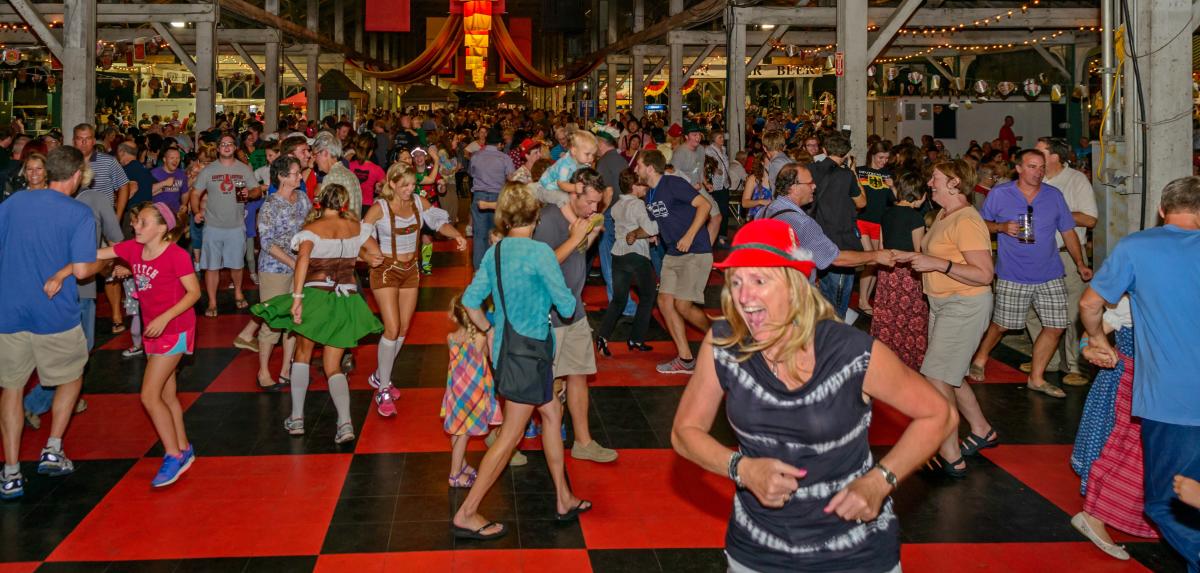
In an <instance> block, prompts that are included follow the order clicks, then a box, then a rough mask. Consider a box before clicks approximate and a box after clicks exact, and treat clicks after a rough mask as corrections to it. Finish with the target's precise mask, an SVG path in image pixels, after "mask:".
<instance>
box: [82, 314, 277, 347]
mask: <svg viewBox="0 0 1200 573" xmlns="http://www.w3.org/2000/svg"><path fill="white" fill-rule="evenodd" d="M98 316H102V315H98ZM252 318H253V317H252V316H251V315H249V314H222V315H220V316H218V317H217V318H205V316H204V313H203V311H200V312H198V313H197V315H196V348H233V339H234V338H236V337H237V335H238V333H239V332H241V331H242V327H243V326H246V323H247V322H250V320H251V319H252ZM132 344H133V338H132V337H131V335H130V334H129V330H128V329H126V331H125V332H124V333H123V334H120V335H117V336H115V337H113V339H112V340H109V341H108V342H107V343H106V344H105V345H104V346H101V347H100V349H101V350H124V349H126V348H129V347H130V346H131V345H132Z"/></svg>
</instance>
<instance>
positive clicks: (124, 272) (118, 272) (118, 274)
mask: <svg viewBox="0 0 1200 573" xmlns="http://www.w3.org/2000/svg"><path fill="white" fill-rule="evenodd" d="M130 274H131V273H130V272H129V267H125V266H121V265H116V266H114V267H113V270H112V276H113V278H114V279H127V278H129V276H130Z"/></svg>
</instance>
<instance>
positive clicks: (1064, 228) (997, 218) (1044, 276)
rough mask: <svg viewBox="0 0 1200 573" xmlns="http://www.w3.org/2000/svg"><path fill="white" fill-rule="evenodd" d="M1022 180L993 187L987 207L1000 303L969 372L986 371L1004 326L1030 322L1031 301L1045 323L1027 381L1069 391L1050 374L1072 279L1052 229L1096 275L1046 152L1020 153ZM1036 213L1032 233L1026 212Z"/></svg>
mask: <svg viewBox="0 0 1200 573" xmlns="http://www.w3.org/2000/svg"><path fill="white" fill-rule="evenodd" d="M1016 164H1017V180H1016V181H1011V182H1008V183H1002V184H1000V185H997V186H995V187H993V188H992V191H991V192H990V193H988V196H987V201H986V202H984V204H983V210H982V211H981V212H980V215H982V216H983V219H984V221H986V222H987V226H988V230H989V231H991V232H993V233H996V234H997V249H996V252H997V263H996V287H995V288H996V308H995V310H994V312H993V314H992V324H991V325H989V326H988V330H987V334H985V335H984V336H983V342H982V343H980V345H979V350H977V351H975V357H974V358H973V359H972V360H971V369H970V371H969V373H968V376H969V377H970V378H971V379H972V380H982V379H983V367H984V364H985V363H986V362H987V358H988V354H990V353H991V351H992V349H993V348H995V347H996V344H997V343H999V342H1000V338H1001V337H1002V336H1004V333H1005V331H1008V330H1020V329H1023V328H1025V314H1026V313H1027V312H1029V307H1030V305H1032V306H1033V308H1034V310H1035V311H1037V314H1038V318H1040V319H1041V321H1042V324H1043V326H1044V328H1043V329H1042V332H1041V333H1040V334H1039V335H1038V337H1037V339H1036V340H1034V342H1033V360H1032V368H1031V371H1030V372H1029V379H1028V380H1027V381H1026V383H1025V385H1026V387H1027V388H1029V389H1030V390H1035V391H1038V392H1042V393H1044V394H1046V395H1047V396H1053V397H1055V398H1062V397H1064V396H1066V394H1065V393H1064V392H1063V391H1062V388H1059V387H1057V386H1054V385H1052V384H1050V383H1048V382H1046V378H1045V374H1046V364H1048V363H1049V362H1050V355H1051V354H1053V353H1054V350H1055V349H1056V348H1057V347H1058V340H1059V338H1060V337H1062V333H1063V330H1065V329H1066V328H1067V325H1068V324H1069V322H1070V321H1069V319H1068V315H1067V286H1066V282H1065V281H1064V280H1063V276H1064V274H1065V271H1064V269H1063V263H1062V260H1061V259H1060V258H1059V256H1058V246H1057V244H1056V243H1055V241H1054V239H1053V237H1054V234H1055V233H1058V234H1059V235H1061V236H1062V239H1063V244H1064V245H1065V247H1064V248H1065V249H1066V251H1067V252H1068V253H1070V255H1071V259H1072V260H1073V261H1075V264H1076V266H1077V267H1078V268H1079V277H1080V278H1082V279H1083V280H1084V281H1088V280H1091V278H1092V269H1090V268H1088V266H1087V263H1086V262H1084V260H1083V247H1082V246H1081V245H1080V244H1079V236H1078V235H1076V234H1075V230H1074V229H1075V219H1074V217H1072V215H1071V209H1070V208H1069V207H1067V201H1066V199H1064V198H1063V194H1062V192H1061V191H1059V190H1058V189H1055V188H1054V187H1051V186H1050V185H1046V184H1045V183H1043V182H1042V179H1043V178H1044V177H1045V176H1046V156H1044V155H1042V153H1041V152H1040V151H1038V150H1036V149H1026V150H1024V151H1022V152H1020V153H1018V154H1017V156H1016ZM1027 217H1031V218H1032V219H1033V222H1032V239H1030V238H1028V234H1029V233H1028V230H1027V229H1024V228H1023V225H1022V224H1021V222H1020V220H1021V219H1022V218H1027Z"/></svg>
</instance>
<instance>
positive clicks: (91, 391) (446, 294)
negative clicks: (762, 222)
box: [0, 243, 1183, 573]
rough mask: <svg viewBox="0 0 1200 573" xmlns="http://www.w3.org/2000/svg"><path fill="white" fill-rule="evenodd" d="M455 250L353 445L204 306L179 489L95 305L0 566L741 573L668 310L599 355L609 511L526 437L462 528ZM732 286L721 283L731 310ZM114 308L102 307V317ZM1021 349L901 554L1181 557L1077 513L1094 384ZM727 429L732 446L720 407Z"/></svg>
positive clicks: (125, 340)
mask: <svg viewBox="0 0 1200 573" xmlns="http://www.w3.org/2000/svg"><path fill="white" fill-rule="evenodd" d="M446 246H447V245H446V244H445V243H442V244H439V245H438V247H439V248H438V252H437V253H435V257H434V265H435V271H434V275H433V277H429V278H426V279H424V280H423V282H424V284H425V285H426V286H425V287H423V288H422V289H421V294H420V302H419V307H418V313H417V315H416V317H415V322H414V325H413V327H412V330H411V331H410V333H409V338H408V341H407V343H406V344H405V346H404V349H403V350H402V351H401V353H400V357H399V359H398V361H397V365H396V368H395V382H396V384H397V386H398V387H399V388H400V390H401V394H400V399H399V400H398V401H397V407H398V410H399V412H398V415H397V416H395V417H394V418H391V419H382V418H380V417H379V416H378V415H377V414H376V413H375V412H373V411H372V407H371V406H372V404H371V392H370V390H369V387H368V386H367V383H366V379H367V374H368V373H369V372H370V371H371V370H372V369H373V368H374V366H375V343H376V339H369V340H365V341H364V343H363V345H362V346H361V347H360V348H359V349H358V350H357V351H356V352H355V356H356V358H357V369H356V370H355V371H354V372H353V373H352V375H351V376H350V382H351V388H352V389H353V396H352V401H351V408H352V410H353V421H354V426H355V428H357V429H359V439H358V440H357V441H355V442H353V443H350V444H346V445H344V446H336V445H335V444H334V443H333V435H334V431H335V428H334V425H335V415H334V412H333V405H332V403H331V401H330V400H329V397H328V394H327V393H326V392H325V382H324V380H323V379H322V378H321V377H320V376H317V377H316V380H315V381H314V384H313V389H312V391H311V394H310V396H309V398H308V401H307V404H306V413H305V418H306V421H307V427H308V434H307V435H305V436H303V437H300V438H293V437H289V436H288V435H287V434H286V433H285V432H284V431H283V428H282V425H281V422H282V420H283V419H284V417H285V416H287V414H288V412H289V411H290V405H289V404H290V399H289V397H288V395H287V394H286V393H284V394H268V393H261V392H258V391H257V390H256V383H255V379H254V372H255V368H256V362H255V361H256V358H255V356H254V355H252V354H251V353H249V352H244V351H238V350H236V349H234V348H232V347H231V346H230V343H231V342H232V340H233V337H234V336H235V335H236V333H237V331H238V329H239V328H240V327H241V326H242V325H244V324H245V323H246V321H248V320H249V315H248V314H246V313H245V312H242V313H238V312H236V311H235V309H234V307H233V304H232V291H223V292H222V294H221V296H220V297H219V298H220V302H221V305H220V306H221V311H222V314H221V317H220V318H217V319H205V318H200V319H199V332H198V334H197V345H196V346H197V348H196V353H195V356H194V357H193V358H192V359H191V360H189V361H188V362H187V363H186V366H185V367H184V369H183V370H182V373H181V376H180V378H179V388H180V392H181V397H182V399H183V403H184V406H185V408H186V409H187V410H186V414H185V420H186V423H187V430H188V433H189V435H190V436H191V438H192V440H193V443H194V444H195V447H196V451H197V453H198V456H199V458H198V460H197V462H196V464H195V465H194V466H193V467H192V469H191V471H190V472H189V473H188V474H186V475H185V476H184V477H183V478H182V479H181V480H180V481H179V482H178V483H177V484H175V485H173V486H171V487H169V488H166V489H164V490H152V489H151V488H150V478H151V477H152V476H153V474H154V472H155V471H156V469H157V467H158V464H159V461H160V460H161V457H160V456H161V455H162V454H161V446H158V445H157V443H156V441H157V440H156V438H155V435H154V431H153V429H152V427H151V425H150V422H149V420H148V419H147V417H146V415H145V414H144V412H143V410H142V406H141V403H140V401H139V398H138V393H137V392H138V388H139V384H140V381H141V376H142V371H143V366H144V360H142V359H132V360H130V359H122V357H121V350H122V349H123V348H126V347H127V346H128V345H129V337H128V334H124V335H119V336H115V337H114V336H113V335H110V334H107V332H108V331H109V330H110V324H109V322H108V321H107V320H105V319H101V320H100V321H98V324H97V330H98V331H100V332H104V333H106V334H105V335H102V336H101V337H100V341H99V343H98V349H97V351H96V352H95V354H94V356H93V358H92V361H91V364H90V366H89V369H88V372H87V375H86V380H85V383H84V394H85V397H86V398H87V400H88V402H89V404H90V408H89V409H88V411H87V412H86V413H84V414H82V415H79V416H78V417H76V418H75V420H74V421H73V422H72V425H71V428H70V431H69V432H68V434H67V436H66V439H65V441H64V442H65V450H66V453H67V454H68V455H69V456H70V457H71V458H73V459H74V460H75V462H76V468H77V469H76V471H75V473H74V474H73V475H71V476H68V477H64V478H49V477H43V476H38V475H37V474H36V471H35V460H36V459H37V454H38V450H39V448H40V446H41V445H42V444H44V443H45V440H46V437H47V432H48V428H49V419H48V418H47V419H45V420H43V424H42V429H41V430H40V431H32V430H29V429H28V428H27V429H26V432H25V435H24V439H23V442H22V462H23V463H22V466H23V467H22V471H23V472H24V473H25V475H26V476H27V477H29V480H28V483H27V485H26V494H25V497H24V498H23V499H21V500H19V501H15V502H11V503H0V523H3V529H2V530H0V531H2V532H3V535H2V537H0V562H2V563H0V573H10V572H11V573H16V572H28V571H270V572H285V571H312V570H317V571H354V572H363V571H422V572H423V571H464V572H471V573H481V572H487V571H546V572H552V573H567V572H574V571H596V572H653V571H663V572H683V571H714V572H717V571H724V570H725V562H724V558H723V554H722V551H721V547H722V546H723V540H724V534H725V528H726V520H727V518H728V514H729V510H730V496H731V493H732V487H731V484H730V483H729V481H728V480H726V479H724V478H722V477H720V476H717V475H713V474H708V473H705V472H702V471H700V470H699V469H698V468H697V467H696V466H694V465H692V464H691V463H688V462H686V461H684V460H682V459H681V458H679V457H678V456H676V455H675V453H674V452H673V451H672V450H671V449H670V435H669V434H670V426H671V420H672V417H673V415H674V412H675V407H676V404H677V402H678V400H679V397H680V394H681V393H682V390H683V385H684V384H685V383H686V382H687V377H685V376H663V375H658V374H656V373H655V371H654V365H655V363H656V362H661V361H665V360H667V359H668V358H669V357H670V355H671V354H672V352H671V350H670V347H671V345H670V344H669V343H668V342H665V341H666V340H668V337H667V335H666V332H665V331H664V330H663V329H662V328H661V327H660V326H658V325H655V327H654V330H653V332H652V336H651V337H650V338H651V339H652V340H651V344H652V345H653V346H654V352H651V353H647V354H644V355H636V356H635V355H631V354H630V353H629V352H628V351H626V350H625V347H624V344H614V345H613V352H614V356H613V357H612V358H608V359H605V358H603V357H598V358H597V360H598V361H599V365H600V373H599V375H597V376H596V377H595V383H594V386H593V389H592V404H591V413H590V421H591V427H592V432H593V434H594V435H595V436H596V438H597V439H598V440H599V441H600V442H601V443H603V444H604V445H606V446H609V447H613V448H617V449H618V450H619V451H620V459H619V460H618V461H617V462H615V463H613V464H608V465H601V464H595V463H591V462H579V461H575V460H572V459H570V458H569V457H568V460H567V466H568V467H567V472H568V476H569V479H570V481H571V484H572V486H573V487H574V488H575V492H576V493H577V494H578V495H579V496H580V497H583V498H586V499H590V500H591V501H592V502H593V503H594V504H595V509H594V510H593V511H591V512H589V513H586V514H584V515H583V516H582V518H581V519H580V520H579V521H578V522H577V523H570V524H560V523H558V522H557V521H556V520H555V519H554V495H553V488H552V486H551V482H550V478H549V476H548V474H547V472H546V469H545V461H544V458H543V457H542V456H541V455H540V452H538V451H537V450H538V445H537V442H536V440H527V441H526V443H525V444H524V445H523V447H524V448H526V449H527V453H528V454H529V459H530V463H529V465H528V466H526V467H523V468H515V469H510V470H508V471H506V472H505V473H504V475H503V477H502V478H501V480H500V481H499V482H498V483H497V485H496V487H495V488H494V489H493V491H492V492H491V493H490V494H489V495H488V497H487V498H486V500H485V501H484V503H483V506H482V508H481V511H482V512H483V514H484V515H486V516H487V517H489V518H491V519H495V520H501V521H504V522H507V523H508V524H509V525H510V529H511V533H510V534H509V535H508V536H507V537H505V538H504V539H501V540H499V541H497V542H492V543H480V542H471V541H461V540H455V539H454V538H453V537H452V536H451V534H450V526H449V520H450V518H451V516H452V514H453V512H454V509H455V508H456V507H457V505H458V504H459V502H460V500H461V499H462V498H463V497H464V495H465V492H463V491H458V490H448V489H447V486H446V474H447V469H448V465H449V461H448V460H449V453H448V450H449V442H448V440H447V439H446V438H445V436H444V435H443V434H442V431H441V420H440V418H439V417H438V408H439V405H440V401H441V396H442V392H443V388H444V386H445V381H446V362H447V352H446V348H445V345H444V337H445V333H446V332H447V330H448V324H447V320H446V312H445V311H446V309H447V307H448V304H449V301H450V299H451V297H452V296H453V295H455V294H456V293H458V292H459V291H460V290H461V288H462V287H463V286H465V284H466V281H467V280H468V279H469V275H470V273H469V264H470V263H469V261H470V259H469V256H468V255H466V254H460V253H455V252H450V251H449V250H448V249H447V248H446ZM714 277H716V275H714ZM596 285H600V286H596ZM719 288H720V287H719V279H714V281H713V283H712V286H710V287H709V293H708V294H709V297H708V298H709V306H710V307H712V308H713V309H715V308H716V304H715V303H716V300H717V294H718V292H719ZM255 295H256V293H255V292H254V291H248V293H247V296H248V297H249V298H250V299H251V300H254V299H255V298H256V296H255ZM586 298H587V302H588V310H589V314H590V318H591V320H592V321H593V324H595V323H596V322H597V320H598V318H599V315H600V312H601V306H600V305H601V304H602V303H603V301H604V291H603V286H602V283H599V282H598V281H596V280H595V279H593V281H592V283H591V285H589V286H588V290H587V293H586ZM202 304H203V303H202ZM200 308H202V307H200ZM714 312H715V310H714ZM106 314H107V313H106V312H105V311H104V310H103V304H102V310H101V311H100V315H101V316H105V315H106ZM627 329H628V325H627V324H625V323H622V325H621V326H620V327H619V329H618V332H617V335H616V336H614V338H615V339H616V340H619V341H622V342H623V341H624V340H625V338H624V333H625V332H626V331H627ZM699 338H700V335H699V333H694V339H695V340H699ZM655 341H657V342H655ZM1023 358H1024V356H1023V355H1021V354H1020V353H1019V352H1016V351H1014V350H1012V349H1010V348H1007V347H1003V346H1002V347H1000V348H999V349H998V350H997V352H996V356H995V358H994V359H993V361H992V362H991V363H990V364H989V366H988V369H987V374H988V376H987V377H988V381H987V382H986V383H983V384H979V385H976V387H975V388H976V392H977V393H978V395H979V399H980V402H981V403H982V404H983V407H984V410H985V412H986V413H987V415H988V417H989V418H990V419H991V420H992V421H993V422H994V423H995V426H996V428H997V430H998V432H999V434H1000V436H1001V438H1002V439H1003V440H1004V444H1003V445H1002V446H1001V447H999V448H996V449H992V450H987V451H986V452H987V453H986V455H985V456H984V457H983V458H979V459H973V460H971V462H970V463H971V467H970V475H969V476H968V477H967V478H966V479H963V480H957V481H956V480H952V479H950V478H946V477H942V476H937V475H929V474H923V473H918V474H917V475H914V476H912V477H910V478H908V479H907V480H905V481H904V482H902V483H901V485H900V488H899V491H898V492H897V493H896V495H895V499H896V507H897V510H898V513H899V515H900V526H901V536H902V538H903V541H904V545H903V566H904V570H905V571H906V572H913V571H917V572H921V571H938V572H940V571H1089V572H1118V571H1182V570H1183V567H1182V562H1181V561H1180V560H1179V559H1178V558H1177V557H1176V556H1175V555H1174V554H1173V553H1172V552H1171V551H1170V550H1169V549H1168V548H1167V547H1166V546H1165V545H1163V544H1161V543H1159V542H1145V541H1144V540H1143V541H1141V542H1139V540H1136V539H1133V538H1121V537H1118V540H1119V542H1121V543H1125V544H1127V547H1128V549H1129V552H1130V553H1131V554H1132V555H1133V556H1134V559H1133V560H1131V561H1128V562H1120V561H1116V560H1113V559H1111V558H1110V557H1108V556H1106V555H1105V554H1103V553H1101V552H1100V551H1099V550H1098V549H1096V548H1095V547H1093V546H1092V544H1091V543H1090V542H1088V541H1087V540H1086V539H1085V538H1084V537H1083V536H1081V535H1079V534H1078V533H1076V532H1075V530H1074V529H1072V527H1071V525H1070V523H1069V520H1070V517H1071V515H1073V514H1074V513H1075V512H1077V511H1079V510H1080V509H1081V508H1082V505H1083V500H1082V498H1081V497H1080V496H1079V481H1078V479H1077V478H1076V476H1075V475H1074V474H1073V473H1072V471H1071V469H1070V467H1069V465H1068V462H1067V459H1068V456H1069V454H1070V450H1071V443H1072V440H1073V438H1074V435H1075V428H1076V426H1077V424H1078V421H1079V416H1080V413H1081V411H1082V409H1083V402H1084V397H1085V395H1086V392H1087V388H1072V387H1068V388H1066V392H1067V398H1066V399H1065V400H1055V399H1053V398H1049V397H1047V396H1044V395H1041V394H1033V393H1030V392H1028V391H1026V390H1023V389H1022V387H1021V384H1020V383H1019V382H1020V381H1022V380H1023V376H1022V375H1021V374H1020V373H1019V372H1018V371H1017V370H1016V368H1015V367H1016V365H1017V364H1018V363H1019V362H1020V361H1021V360H1022V359H1023ZM275 364H276V365H273V366H272V368H273V369H274V370H273V371H275V372H277V371H278V366H277V363H275ZM314 371H316V369H314ZM903 423H904V419H903V417H902V416H900V415H898V414H897V413H896V412H894V411H891V410H889V409H887V408H886V407H883V406H880V407H878V410H877V415H876V417H875V422H874V426H873V427H872V428H871V436H870V437H871V443H872V445H873V446H874V447H875V448H877V449H878V451H880V452H883V451H886V450H887V448H888V447H889V446H890V445H892V444H894V443H895V441H896V439H897V437H898V436H899V433H900V432H901V430H902V425H903ZM714 431H715V434H716V435H717V437H718V438H719V439H720V440H721V441H722V442H724V443H727V444H728V443H732V440H731V432H730V431H729V428H728V426H727V424H726V423H725V421H724V415H723V414H722V415H720V416H719V417H718V421H717V424H716V427H715V430H714ZM477 442H478V443H473V444H472V447H471V451H470V452H469V453H468V457H469V459H470V460H471V461H472V462H473V463H474V464H475V465H478V459H479V457H480V456H482V450H483V444H482V440H478V441H477ZM568 443H569V442H568Z"/></svg>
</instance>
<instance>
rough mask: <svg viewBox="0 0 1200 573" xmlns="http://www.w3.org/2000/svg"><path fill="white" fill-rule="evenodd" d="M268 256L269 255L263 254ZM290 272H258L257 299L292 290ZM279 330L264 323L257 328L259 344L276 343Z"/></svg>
mask: <svg viewBox="0 0 1200 573" xmlns="http://www.w3.org/2000/svg"><path fill="white" fill-rule="evenodd" d="M265 256H268V257H269V256H270V255H265ZM292 288H293V285H292V274H291V273H288V274H283V273H258V300H259V301H260V302H267V301H268V300H271V299H273V298H275V297H277V296H280V295H285V294H288V293H291V292H292ZM279 337H280V332H279V331H278V330H272V329H270V328H267V327H266V326H265V325H264V326H263V327H262V328H259V329H258V342H259V344H262V343H264V342H265V343H267V344H271V345H274V344H278V343H279Z"/></svg>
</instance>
